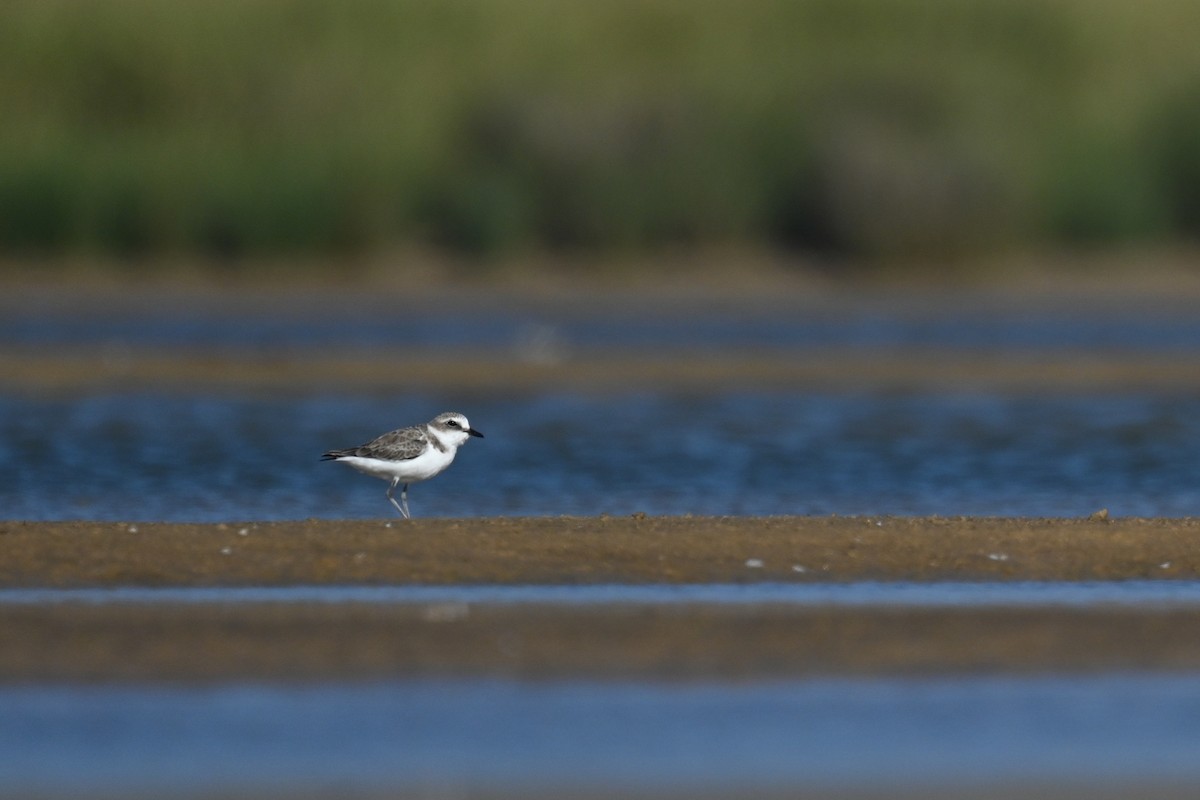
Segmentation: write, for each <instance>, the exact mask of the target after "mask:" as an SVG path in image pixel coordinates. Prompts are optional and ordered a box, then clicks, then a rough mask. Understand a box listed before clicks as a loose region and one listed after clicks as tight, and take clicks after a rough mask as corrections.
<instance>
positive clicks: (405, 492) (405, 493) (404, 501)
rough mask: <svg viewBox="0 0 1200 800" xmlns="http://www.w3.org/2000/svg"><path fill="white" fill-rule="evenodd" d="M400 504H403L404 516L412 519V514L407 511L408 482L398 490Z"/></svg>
mask: <svg viewBox="0 0 1200 800" xmlns="http://www.w3.org/2000/svg"><path fill="white" fill-rule="evenodd" d="M400 504H401V505H403V506H404V518H405V519H412V515H411V514H409V513H408V484H407V483H406V484H404V488H403V489H401V490H400Z"/></svg>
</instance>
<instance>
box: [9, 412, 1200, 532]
mask: <svg viewBox="0 0 1200 800" xmlns="http://www.w3.org/2000/svg"><path fill="white" fill-rule="evenodd" d="M443 408H457V409H458V410H462V411H464V412H467V413H468V414H469V415H470V418H471V422H472V423H473V424H474V425H475V426H476V427H477V428H479V429H481V430H483V431H484V432H485V433H486V434H487V438H486V439H482V440H472V441H471V442H470V443H469V444H468V445H467V446H466V447H465V448H463V449H462V450H461V451H460V452H459V455H458V459H457V460H456V461H455V463H454V464H453V465H452V466H451V468H450V469H449V470H448V471H447V472H446V473H444V474H442V475H439V476H438V477H437V478H435V479H434V480H433V481H430V482H428V483H422V484H417V485H415V486H414V487H413V488H412V489H411V491H410V506H411V507H412V509H413V512H414V514H415V515H416V516H419V517H447V516H468V517H469V516H490V515H556V514H582V515H594V514H602V513H609V514H628V513H633V512H637V511H643V512H646V513H649V514H704V515H708V514H712V515H723V514H734V515H759V514H833V513H836V514H898V515H908V514H942V515H957V514H978V515H1001V516H1006V515H1029V516H1081V515H1086V514H1089V513H1091V512H1092V511H1095V510H1096V509H1098V508H1101V507H1107V508H1108V509H1109V510H1110V511H1111V512H1112V513H1113V514H1116V515H1136V516H1190V515H1195V514H1197V513H1200V457H1197V454H1198V453H1200V397H1192V396H1185V395H1130V394H1120V395H1100V396H1074V395H1066V396H1041V395H990V394H936V395H935V394H876V393H844V394H843V393H784V392H775V393H772V392H764V393H727V394H718V395H703V396H701V395H691V394H671V393H628V394H623V395H621V394H619V395H613V396H604V397H583V396H577V395H568V394H548V395H537V396H500V397H497V396H493V395H487V396H484V395H478V396H461V395H458V396H454V397H444V396H438V395H431V394H421V393H414V394H411V395H406V396H405V397H401V398H397V397H395V396H391V395H367V396H346V395H340V394H316V395H299V396H294V397H281V396H267V397H246V396H216V395H177V394H156V393H135V394H126V393H114V394H94V395H85V396H82V397H78V398H71V399H63V398H58V399H40V398H30V397H25V396H21V395H5V394H0V518H10V519H31V520H60V519H76V518H85V519H97V520H167V521H215V520H236V519H261V520H279V519H302V518H308V517H317V518H347V517H350V518H361V517H386V516H390V515H392V514H394V512H393V510H392V509H391V507H390V506H389V505H388V504H387V501H386V500H385V498H384V489H385V488H386V484H384V482H382V481H378V480H376V479H373V478H369V477H366V476H363V475H359V474H357V473H355V472H353V471H352V470H350V469H348V468H346V467H344V466H342V465H339V464H333V463H322V462H320V461H319V455H320V454H321V453H322V452H323V451H325V450H327V449H330V448H334V447H345V446H349V445H353V444H358V443H361V442H363V441H365V440H367V439H370V438H372V437H373V436H374V435H376V434H378V433H381V432H383V431H385V430H388V429H390V428H393V427H397V426H399V425H401V424H405V423H411V422H415V421H420V420H424V419H427V418H429V417H430V416H432V414H433V413H436V412H437V411H439V410H442V409H443Z"/></svg>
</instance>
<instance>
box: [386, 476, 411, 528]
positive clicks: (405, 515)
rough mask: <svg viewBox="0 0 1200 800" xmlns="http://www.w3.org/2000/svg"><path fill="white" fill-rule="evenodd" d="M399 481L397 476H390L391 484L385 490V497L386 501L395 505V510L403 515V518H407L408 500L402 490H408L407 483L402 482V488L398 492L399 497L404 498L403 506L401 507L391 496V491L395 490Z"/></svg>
mask: <svg viewBox="0 0 1200 800" xmlns="http://www.w3.org/2000/svg"><path fill="white" fill-rule="evenodd" d="M399 483H400V479H399V478H392V484H391V486H389V487H388V490H387V499H388V502H389V503H391V504H392V505H393V506H395V507H396V510H397V511H399V512H400V516H402V517H404V518H405V519H408V500H407V499H405V497H404V492H407V491H408V484H407V483H406V484H404V490H403V491H401V492H400V499H401V500H404V507H403V508H401V507H400V504H399V503H397V502H396V498H394V497H392V492H393V491H395V489H396V486H397V485H398V484H399Z"/></svg>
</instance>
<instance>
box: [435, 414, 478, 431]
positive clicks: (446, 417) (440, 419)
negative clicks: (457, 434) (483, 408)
mask: <svg viewBox="0 0 1200 800" xmlns="http://www.w3.org/2000/svg"><path fill="white" fill-rule="evenodd" d="M450 420H454V421H455V422H457V423H458V424H459V425H461V426H462V427H464V428H469V427H471V423H469V422H467V418H466V417H464V416H463V415H462V414H459V413H458V412H457V411H447V412H446V413H445V414H438V415H437V417H436V418H435V419H434V420H433V421H434V422H437V423H440V424H442V425H445V424H446V423H447V422H449V421H450Z"/></svg>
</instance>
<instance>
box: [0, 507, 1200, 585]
mask: <svg viewBox="0 0 1200 800" xmlns="http://www.w3.org/2000/svg"><path fill="white" fill-rule="evenodd" d="M0 547H2V548H3V550H4V554H5V557H4V559H3V560H0V587H35V586H47V587H52V586H57V587H69V586H116V585H132V586H272V585H295V584H421V585H435V584H443V585H456V584H567V585H570V584H580V583H593V584H595V583H740V582H751V581H781V580H782V581H853V580H882V581H887V580H911V581H937V580H959V581H961V580H1058V581H1074V580H1128V579H1146V578H1156V579H1157V578H1167V579H1195V578H1197V577H1200V519H1191V518H1188V519H1137V518H1121V519H1112V520H1101V519H1025V518H984V517H836V516H833V517H654V516H649V517H648V516H645V515H634V516H629V517H607V516H606V517H527V518H520V517H488V518H475V519H415V520H409V521H405V520H401V519H398V518H396V519H387V518H384V519H372V520H304V521H295V522H246V523H238V522H229V523H219V524H188V523H147V522H129V523H127V522H119V523H118V522H88V521H79V522H20V521H9V522H0ZM748 561H749V562H758V563H759V564H760V565H759V566H747V562H748Z"/></svg>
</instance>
